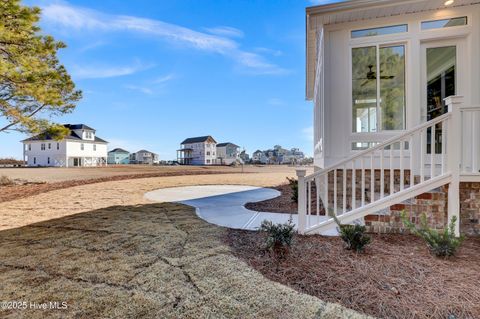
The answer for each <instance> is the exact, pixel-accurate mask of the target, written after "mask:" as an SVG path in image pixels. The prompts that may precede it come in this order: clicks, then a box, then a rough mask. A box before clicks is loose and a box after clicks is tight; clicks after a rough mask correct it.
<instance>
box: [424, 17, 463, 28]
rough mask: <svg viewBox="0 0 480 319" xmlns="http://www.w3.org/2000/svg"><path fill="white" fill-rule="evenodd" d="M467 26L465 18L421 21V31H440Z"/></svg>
mask: <svg viewBox="0 0 480 319" xmlns="http://www.w3.org/2000/svg"><path fill="white" fill-rule="evenodd" d="M462 25H467V17H460V18H451V19H442V20H432V21H423V22H422V30H432V29H442V28H449V27H457V26H462Z"/></svg>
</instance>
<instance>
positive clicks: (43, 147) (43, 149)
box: [40, 143, 45, 151]
mask: <svg viewBox="0 0 480 319" xmlns="http://www.w3.org/2000/svg"><path fill="white" fill-rule="evenodd" d="M40 149H41V150H42V151H45V143H42V145H40Z"/></svg>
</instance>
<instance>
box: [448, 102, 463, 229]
mask: <svg viewBox="0 0 480 319" xmlns="http://www.w3.org/2000/svg"><path fill="white" fill-rule="evenodd" d="M463 102H464V101H463V96H450V97H447V98H446V99H445V103H446V104H447V105H448V112H449V113H451V114H452V117H451V118H450V121H449V122H448V127H447V163H448V170H449V171H450V172H451V173H452V182H451V183H450V185H449V187H448V222H449V223H450V222H451V221H452V218H453V217H454V216H455V217H456V218H457V221H456V224H455V235H457V236H460V170H461V163H462V118H461V112H460V107H461V106H462V104H463Z"/></svg>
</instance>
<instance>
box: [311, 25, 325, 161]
mask: <svg viewBox="0 0 480 319" xmlns="http://www.w3.org/2000/svg"><path fill="white" fill-rule="evenodd" d="M315 30H316V35H317V39H316V44H317V46H316V59H315V60H316V61H315V82H314V88H313V92H314V94H313V103H314V108H313V119H314V120H313V134H314V138H313V140H314V145H313V152H314V165H315V166H316V167H320V168H324V167H325V153H324V149H325V144H324V143H325V138H324V137H325V99H324V92H325V84H324V83H325V81H324V77H325V66H324V56H325V53H324V28H323V25H317V26H316V27H315Z"/></svg>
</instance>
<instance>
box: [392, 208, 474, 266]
mask: <svg viewBox="0 0 480 319" xmlns="http://www.w3.org/2000/svg"><path fill="white" fill-rule="evenodd" d="M401 217H402V221H403V224H404V225H405V227H407V228H408V230H409V231H410V232H411V233H412V234H414V235H416V236H419V237H420V238H422V239H423V240H424V241H425V242H426V244H427V246H428V248H429V249H430V251H431V252H432V253H433V254H434V255H435V256H437V257H449V256H453V255H455V252H456V251H457V249H458V247H460V245H461V244H462V242H463V240H464V239H465V238H464V237H463V236H460V237H456V236H455V223H456V222H457V217H456V216H453V217H452V220H451V221H450V224H449V225H448V227H445V229H444V230H443V231H437V230H435V229H432V228H430V227H428V223H427V216H426V215H425V214H422V216H421V217H420V228H417V227H416V226H415V225H414V224H413V223H412V222H411V221H410V220H408V218H407V216H406V214H405V212H403V213H402V215H401Z"/></svg>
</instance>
